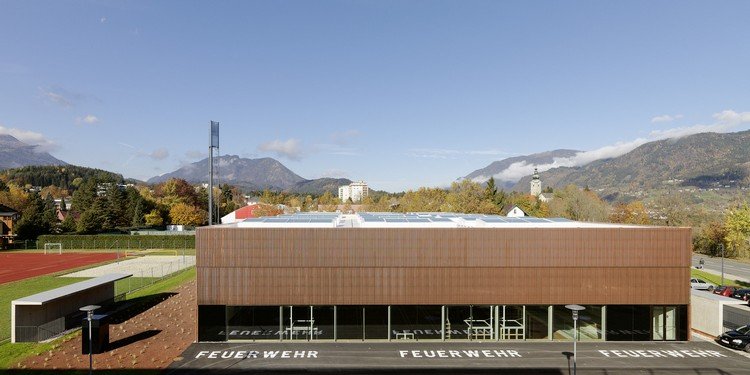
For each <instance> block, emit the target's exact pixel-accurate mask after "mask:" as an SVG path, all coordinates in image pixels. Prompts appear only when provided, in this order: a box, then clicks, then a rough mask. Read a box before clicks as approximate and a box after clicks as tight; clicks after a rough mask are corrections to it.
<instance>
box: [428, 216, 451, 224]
mask: <svg viewBox="0 0 750 375" xmlns="http://www.w3.org/2000/svg"><path fill="white" fill-rule="evenodd" d="M430 221H432V222H435V223H445V222H448V223H452V222H453V220H451V219H448V218H447V217H433V218H430Z"/></svg>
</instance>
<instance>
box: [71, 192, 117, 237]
mask: <svg viewBox="0 0 750 375" xmlns="http://www.w3.org/2000/svg"><path fill="white" fill-rule="evenodd" d="M106 220H107V200H106V198H104V197H99V198H97V199H95V200H94V203H93V204H92V205H91V206H90V207H89V208H88V209H87V210H86V211H84V212H83V213H81V217H80V218H78V223H77V225H76V232H78V233H79V234H92V233H99V232H101V231H103V230H105V229H110V228H106V227H105V226H104V224H105V221H106Z"/></svg>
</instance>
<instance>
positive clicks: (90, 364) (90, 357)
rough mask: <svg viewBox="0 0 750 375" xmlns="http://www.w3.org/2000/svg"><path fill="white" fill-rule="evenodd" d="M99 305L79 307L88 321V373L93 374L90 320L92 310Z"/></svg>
mask: <svg viewBox="0 0 750 375" xmlns="http://www.w3.org/2000/svg"><path fill="white" fill-rule="evenodd" d="M99 307H100V306H96V305H88V306H84V307H81V308H80V309H79V310H81V311H84V312H86V319H87V320H88V321H89V375H91V374H93V372H94V357H93V352H94V350H93V344H92V335H91V320H92V318H93V317H94V310H96V309H98V308H99Z"/></svg>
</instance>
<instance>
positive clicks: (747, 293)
mask: <svg viewBox="0 0 750 375" xmlns="http://www.w3.org/2000/svg"><path fill="white" fill-rule="evenodd" d="M732 297H734V298H737V299H741V300H743V301H747V299H748V298H750V289H737V290H736V291H735V292H734V294H732Z"/></svg>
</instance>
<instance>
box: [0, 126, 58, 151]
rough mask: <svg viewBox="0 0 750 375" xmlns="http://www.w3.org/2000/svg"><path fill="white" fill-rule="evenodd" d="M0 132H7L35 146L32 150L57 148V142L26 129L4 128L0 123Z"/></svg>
mask: <svg viewBox="0 0 750 375" xmlns="http://www.w3.org/2000/svg"><path fill="white" fill-rule="evenodd" d="M0 134H8V135H11V136H13V137H15V138H16V139H18V140H19V141H21V142H23V143H28V144H30V145H32V146H36V147H35V148H34V150H36V151H39V152H49V151H52V150H55V149H57V147H58V146H57V144H56V143H55V142H53V141H51V140H49V139H47V138H46V137H44V135H42V134H41V133H36V132H32V131H28V130H22V129H16V128H6V127H4V126H2V125H0Z"/></svg>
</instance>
